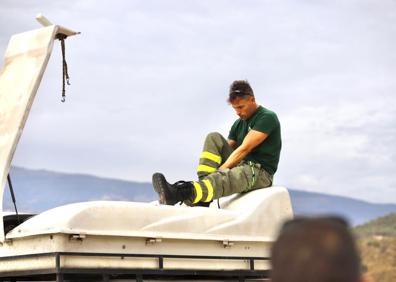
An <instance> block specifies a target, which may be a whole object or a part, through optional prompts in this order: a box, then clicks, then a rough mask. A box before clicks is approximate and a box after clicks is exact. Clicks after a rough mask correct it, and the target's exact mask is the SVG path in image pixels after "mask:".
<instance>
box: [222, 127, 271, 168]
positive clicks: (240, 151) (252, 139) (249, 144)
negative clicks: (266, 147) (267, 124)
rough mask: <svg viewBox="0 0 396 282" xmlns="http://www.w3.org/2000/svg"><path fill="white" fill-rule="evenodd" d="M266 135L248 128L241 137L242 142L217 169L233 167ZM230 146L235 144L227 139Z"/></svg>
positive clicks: (266, 135)
mask: <svg viewBox="0 0 396 282" xmlns="http://www.w3.org/2000/svg"><path fill="white" fill-rule="evenodd" d="M267 137H268V134H267V133H264V132H260V131H257V130H253V129H252V130H250V131H249V133H248V134H247V135H246V136H245V139H243V142H242V144H241V145H240V146H239V147H238V148H236V149H235V150H234V151H233V152H232V154H231V155H230V156H229V157H228V159H227V160H226V161H225V162H224V163H223V164H222V165H221V166H220V167H219V170H221V169H226V168H233V167H234V166H236V165H237V164H238V163H239V162H240V161H242V160H243V159H244V158H245V157H246V156H247V155H248V154H249V153H250V152H251V151H252V150H253V149H254V148H256V147H257V146H258V145H260V144H261V143H262V142H263V141H264V140H265V139H266V138H267ZM228 144H230V146H231V147H233V146H235V145H236V142H235V141H234V140H228Z"/></svg>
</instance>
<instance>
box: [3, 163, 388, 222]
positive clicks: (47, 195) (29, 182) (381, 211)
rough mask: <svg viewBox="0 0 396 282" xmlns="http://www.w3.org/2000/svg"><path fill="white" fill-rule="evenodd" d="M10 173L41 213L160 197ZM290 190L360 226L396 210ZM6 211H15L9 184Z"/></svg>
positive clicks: (112, 185) (130, 188) (147, 190)
mask: <svg viewBox="0 0 396 282" xmlns="http://www.w3.org/2000/svg"><path fill="white" fill-rule="evenodd" d="M10 175H11V179H12V184H13V187H14V192H15V196H16V199H17V207H18V210H19V211H21V212H29V213H39V212H42V211H44V210H48V209H50V208H54V207H57V206H60V205H64V204H69V203H74V202H83V201H93V200H115V201H136V202H149V201H153V200H156V199H157V195H156V194H155V192H154V190H153V188H152V186H151V183H141V182H133V181H123V180H117V179H109V178H101V177H95V176H91V175H84V174H66V173H59V172H53V171H47V170H31V169H25V168H21V167H13V168H12V169H11V172H10ZM289 192H290V196H291V200H292V204H293V210H294V213H295V214H296V215H321V214H333V215H341V216H344V217H346V218H347V219H348V220H349V221H350V222H351V224H353V225H358V224H362V223H365V222H367V221H369V220H372V219H375V218H377V217H380V216H383V215H386V214H389V213H391V212H395V211H396V204H374V203H368V202H365V201H361V200H356V199H352V198H346V197H340V196H332V195H327V194H321V193H312V192H303V191H299V190H296V189H289ZM4 210H6V211H13V210H14V207H13V204H12V200H11V196H10V193H9V189H8V186H7V187H6V192H5V197H4Z"/></svg>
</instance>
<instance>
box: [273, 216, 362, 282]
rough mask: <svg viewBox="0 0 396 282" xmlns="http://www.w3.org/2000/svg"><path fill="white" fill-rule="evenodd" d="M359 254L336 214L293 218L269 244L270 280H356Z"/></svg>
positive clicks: (307, 281)
mask: <svg viewBox="0 0 396 282" xmlns="http://www.w3.org/2000/svg"><path fill="white" fill-rule="evenodd" d="M359 281H363V280H362V278H361V274H360V258H359V255H358V252H357V249H356V246H355V240H354V238H353V236H352V234H351V232H350V231H349V227H348V224H347V222H346V221H345V220H343V219H342V218H339V217H321V218H296V219H293V220H291V221H288V222H286V223H285V224H284V226H283V227H282V230H281V232H280V235H279V237H278V239H277V241H276V242H275V244H274V246H273V248H272V282H359Z"/></svg>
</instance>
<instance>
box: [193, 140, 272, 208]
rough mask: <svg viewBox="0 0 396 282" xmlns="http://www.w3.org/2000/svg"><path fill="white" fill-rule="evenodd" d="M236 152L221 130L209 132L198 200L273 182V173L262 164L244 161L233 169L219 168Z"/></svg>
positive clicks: (195, 183) (196, 188) (198, 187)
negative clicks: (263, 167)
mask: <svg viewBox="0 0 396 282" xmlns="http://www.w3.org/2000/svg"><path fill="white" fill-rule="evenodd" d="M232 151H233V149H232V148H231V146H230V145H229V144H228V142H227V140H226V139H224V137H223V136H222V135H221V134H220V133H216V132H215V133H210V134H208V136H207V137H206V140H205V143H204V148H203V152H202V153H201V156H200V159H199V165H198V169H197V174H198V178H199V181H196V182H194V186H195V190H196V193H197V197H196V199H195V201H194V202H195V203H197V202H210V201H212V200H213V199H218V198H220V197H224V196H228V195H231V194H234V193H241V192H247V191H250V190H253V189H258V188H264V187H269V186H271V185H272V179H273V177H272V175H271V174H269V173H268V172H266V171H265V170H264V169H262V168H261V166H260V164H255V163H252V162H248V161H242V162H240V163H239V164H238V165H237V166H235V167H233V168H231V169H225V170H218V168H219V167H220V166H221V164H222V163H223V162H224V161H226V160H227V158H228V157H229V156H230V154H231V153H232Z"/></svg>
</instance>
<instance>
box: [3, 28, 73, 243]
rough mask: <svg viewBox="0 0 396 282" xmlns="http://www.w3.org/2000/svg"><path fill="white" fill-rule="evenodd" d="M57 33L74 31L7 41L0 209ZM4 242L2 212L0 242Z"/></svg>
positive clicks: (19, 36) (37, 32)
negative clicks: (14, 159)
mask: <svg viewBox="0 0 396 282" xmlns="http://www.w3.org/2000/svg"><path fill="white" fill-rule="evenodd" d="M57 34H64V35H66V36H71V35H75V34H78V32H74V31H71V30H69V29H66V28H63V27H61V26H57V25H51V26H48V27H44V28H40V29H37V30H32V31H29V32H24V33H20V34H16V35H14V36H12V37H11V39H10V42H9V44H8V47H7V50H6V53H5V60H4V65H3V68H2V69H1V72H0V181H1V182H0V201H1V202H0V205H1V208H0V211H1V212H3V195H4V188H5V184H6V180H7V174H8V172H9V170H10V166H11V162H12V158H13V155H14V152H15V150H16V146H17V144H18V141H19V138H20V137H21V134H22V131H23V128H24V126H25V122H26V120H27V117H28V115H29V112H30V108H31V106H32V103H33V100H34V97H35V95H36V93H37V89H38V87H39V85H40V82H41V78H42V77H43V74H44V71H45V68H46V67H47V63H48V60H49V57H50V55H51V52H52V47H53V45H54V40H55V38H56V36H57ZM3 241H4V230H3V213H1V215H0V242H3Z"/></svg>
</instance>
